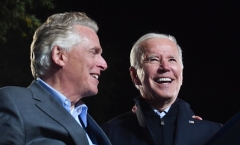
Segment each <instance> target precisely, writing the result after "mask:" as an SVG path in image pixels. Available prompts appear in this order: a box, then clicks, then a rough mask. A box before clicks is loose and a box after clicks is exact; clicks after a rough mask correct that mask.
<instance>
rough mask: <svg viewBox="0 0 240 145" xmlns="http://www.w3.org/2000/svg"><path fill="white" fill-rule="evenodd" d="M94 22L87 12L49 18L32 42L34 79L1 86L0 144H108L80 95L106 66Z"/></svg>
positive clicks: (91, 91) (91, 90)
mask: <svg viewBox="0 0 240 145" xmlns="http://www.w3.org/2000/svg"><path fill="white" fill-rule="evenodd" d="M97 31H98V26H97V24H96V23H95V22H94V21H93V20H92V19H90V18H89V17H87V15H86V14H85V13H80V12H70V13H60V14H54V15H52V16H50V17H49V18H48V19H47V21H46V22H45V23H44V24H43V25H41V26H40V27H39V28H38V29H37V30H36V32H35V34H34V37H33V42H32V45H31V69H32V74H33V77H34V79H35V80H34V81H33V82H32V84H31V85H30V86H29V87H28V88H23V87H4V88H1V89H0V110H1V111H0V131H1V133H0V144H1V145H13V144H17V145H95V144H97V145H111V143H110V141H109V140H108V138H107V137H106V135H105V134H104V132H103V131H102V130H101V128H100V127H99V126H98V125H97V123H96V122H95V121H94V120H93V119H92V118H91V116H90V115H89V114H88V113H87V109H88V108H87V106H86V105H85V104H84V103H83V102H82V101H81V99H82V98H84V97H88V96H92V95H95V94H97V93H98V83H99V80H98V78H99V76H100V73H101V71H104V70H105V69H106V68H107V63H106V61H105V60H104V59H103V57H102V55H101V54H102V48H101V46H100V43H99V39H98V36H97V34H96V33H97Z"/></svg>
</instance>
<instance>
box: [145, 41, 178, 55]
mask: <svg viewBox="0 0 240 145" xmlns="http://www.w3.org/2000/svg"><path fill="white" fill-rule="evenodd" d="M142 48H143V52H144V53H145V54H146V53H171V54H172V55H177V54H178V49H177V46H176V44H175V43H173V42H172V41H171V40H169V39H167V38H151V39H147V40H145V41H144V42H143V43H142Z"/></svg>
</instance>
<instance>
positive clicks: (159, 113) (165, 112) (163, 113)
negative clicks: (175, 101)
mask: <svg viewBox="0 0 240 145" xmlns="http://www.w3.org/2000/svg"><path fill="white" fill-rule="evenodd" d="M170 107H171V106H169V107H167V108H166V109H164V111H162V112H159V111H158V110H157V109H153V111H154V112H155V113H156V114H157V115H158V116H160V118H163V117H164V116H165V115H166V114H167V112H168V111H169V109H170Z"/></svg>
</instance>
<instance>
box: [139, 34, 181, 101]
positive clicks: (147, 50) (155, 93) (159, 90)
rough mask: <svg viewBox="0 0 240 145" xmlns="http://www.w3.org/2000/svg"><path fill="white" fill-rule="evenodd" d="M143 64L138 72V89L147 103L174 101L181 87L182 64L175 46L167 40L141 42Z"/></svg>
mask: <svg viewBox="0 0 240 145" xmlns="http://www.w3.org/2000/svg"><path fill="white" fill-rule="evenodd" d="M141 47H142V48H143V52H144V54H143V62H142V68H141V69H140V70H139V73H138V77H139V79H138V78H136V79H138V80H139V83H138V85H139V89H140V92H141V95H142V96H143V98H145V99H146V100H147V101H148V102H153V103H154V102H155V103H156V102H159V101H163V102H164V101H167V102H168V103H170V104H171V103H173V102H174V101H175V100H176V97H177V95H178V92H179V90H180V87H181V85H182V71H183V69H182V64H181V61H180V58H179V54H178V49H177V46H176V45H175V44H174V43H173V42H172V41H170V40H169V39H167V38H151V39H147V40H145V41H144V42H142V44H141Z"/></svg>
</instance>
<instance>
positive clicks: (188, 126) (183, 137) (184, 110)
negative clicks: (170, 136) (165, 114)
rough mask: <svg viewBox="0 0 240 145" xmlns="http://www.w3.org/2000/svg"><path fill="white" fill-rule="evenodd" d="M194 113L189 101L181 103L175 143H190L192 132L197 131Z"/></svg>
mask: <svg viewBox="0 0 240 145" xmlns="http://www.w3.org/2000/svg"><path fill="white" fill-rule="evenodd" d="M179 101H181V100H179ZM193 115H194V114H193V112H192V111H191V109H189V105H188V104H187V103H182V102H180V103H179V106H178V116H177V125H176V127H177V128H176V133H175V140H174V145H183V144H189V141H190V140H191V138H192V137H191V136H192V133H194V132H196V129H195V126H196V124H195V122H194V120H193V118H192V117H191V116H193Z"/></svg>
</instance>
